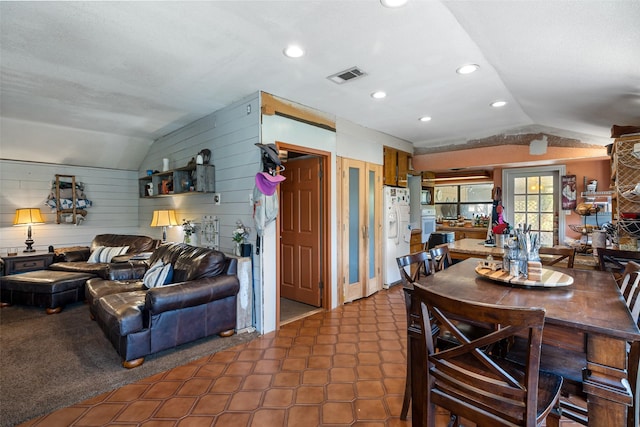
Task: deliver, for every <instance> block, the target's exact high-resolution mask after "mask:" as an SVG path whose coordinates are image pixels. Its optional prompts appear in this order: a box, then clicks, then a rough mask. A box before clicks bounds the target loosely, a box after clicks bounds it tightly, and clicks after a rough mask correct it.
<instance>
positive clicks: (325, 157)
mask: <svg viewBox="0 0 640 427" xmlns="http://www.w3.org/2000/svg"><path fill="white" fill-rule="evenodd" d="M275 144H276V147H278V149H279V150H287V151H291V152H294V153H299V154H304V155H312V156H318V157H320V158H321V160H322V182H321V183H320V191H321V200H322V212H320V219H321V223H322V232H321V235H320V242H321V243H320V244H321V245H322V248H321V249H320V258H321V262H320V263H321V265H320V269H319V271H320V275H321V278H322V282H323V287H322V290H321V291H320V292H322V295H321V299H322V305H321V307H320V308H321V309H323V310H327V308H328V307H331V306H332V305H331V304H332V302H331V289H333V283H332V281H331V222H330V221H331V214H330V213H331V197H330V195H331V176H332V175H331V173H332V171H331V153H330V152H329V151H323V150H317V149H314V148H308V147H301V146H299V145H294V144H288V143H286V142H281V141H275ZM285 168H286V163H285ZM280 203H282V198H281V197H280ZM280 219H281V217H280V215H279V214H278V220H277V221H276V236H277V239H278V244H276V284H277V286H276V330H278V329H280V278H281V274H282V272H281V271H280V259H281V256H282V254H281V253H280V233H281V231H280Z"/></svg>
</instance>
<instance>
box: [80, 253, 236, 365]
mask: <svg viewBox="0 0 640 427" xmlns="http://www.w3.org/2000/svg"><path fill="white" fill-rule="evenodd" d="M158 260H162V261H163V263H165V264H166V263H171V264H172V266H173V280H172V281H171V284H170V285H165V286H160V287H154V288H151V289H147V288H146V287H145V286H144V283H143V276H144V267H143V266H141V265H140V264H131V263H121V264H112V265H111V267H110V269H109V272H108V274H109V280H105V279H102V278H93V279H90V280H88V281H87V284H86V289H85V295H86V298H87V302H88V303H89V309H90V311H91V314H92V318H94V319H95V320H96V321H97V322H98V324H99V325H100V327H101V328H102V330H103V332H104V333H105V335H106V336H107V338H108V339H109V340H110V341H111V343H112V344H113V346H114V347H115V349H116V351H117V352H118V354H120V356H121V357H122V359H123V363H122V365H123V366H124V367H125V368H134V367H136V366H140V365H141V364H142V363H143V362H144V357H145V356H146V355H148V354H152V353H155V352H158V351H161V350H164V349H167V348H171V347H175V346H178V345H180V344H184V343H187V342H190V341H194V340H197V339H199V338H203V337H206V336H210V335H214V334H218V335H220V336H223V337H224V336H231V335H233V334H234V332H235V328H236V298H237V294H238V291H239V289H240V282H239V280H238V277H237V275H236V270H237V260H236V259H235V258H227V257H226V256H225V255H224V254H223V253H222V252H219V251H216V250H213V249H206V248H200V247H194V246H190V245H187V244H184V243H168V244H164V245H162V246H160V247H159V248H158V249H156V250H155V251H154V252H153V254H152V256H151V258H150V259H149V260H148V261H147V262H146V264H147V265H148V266H152V265H154V264H156V262H157V261H158Z"/></svg>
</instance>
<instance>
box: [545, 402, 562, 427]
mask: <svg viewBox="0 0 640 427" xmlns="http://www.w3.org/2000/svg"><path fill="white" fill-rule="evenodd" d="M560 412H561V410H560V408H559V407H558V406H556V407H555V408H553V409H552V410H551V412H549V415H547V419H546V426H547V427H560Z"/></svg>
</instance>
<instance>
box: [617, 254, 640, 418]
mask: <svg viewBox="0 0 640 427" xmlns="http://www.w3.org/2000/svg"><path fill="white" fill-rule="evenodd" d="M620 292H621V293H622V297H623V298H624V301H625V303H626V304H627V307H629V312H630V313H631V317H633V320H634V321H635V322H636V324H637V325H638V327H640V264H638V263H636V262H633V261H629V262H628V263H627V266H626V268H625V274H624V276H623V278H622V280H621V281H620ZM627 357H628V359H627V360H628V362H627V363H628V366H629V385H630V386H631V392H632V394H633V396H634V398H633V404H632V407H631V409H630V410H629V415H628V416H629V417H630V419H631V420H634V422H633V423H628V424H629V425H639V424H640V396H638V390H640V375H638V374H639V372H638V371H639V370H640V343H639V342H636V343H634V344H632V345H631V346H629V348H628V349H627Z"/></svg>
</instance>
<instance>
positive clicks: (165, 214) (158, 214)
mask: <svg viewBox="0 0 640 427" xmlns="http://www.w3.org/2000/svg"><path fill="white" fill-rule="evenodd" d="M172 225H178V220H176V211H174V210H172V209H170V210H161V211H153V219H152V220H151V227H166V226H172Z"/></svg>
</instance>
